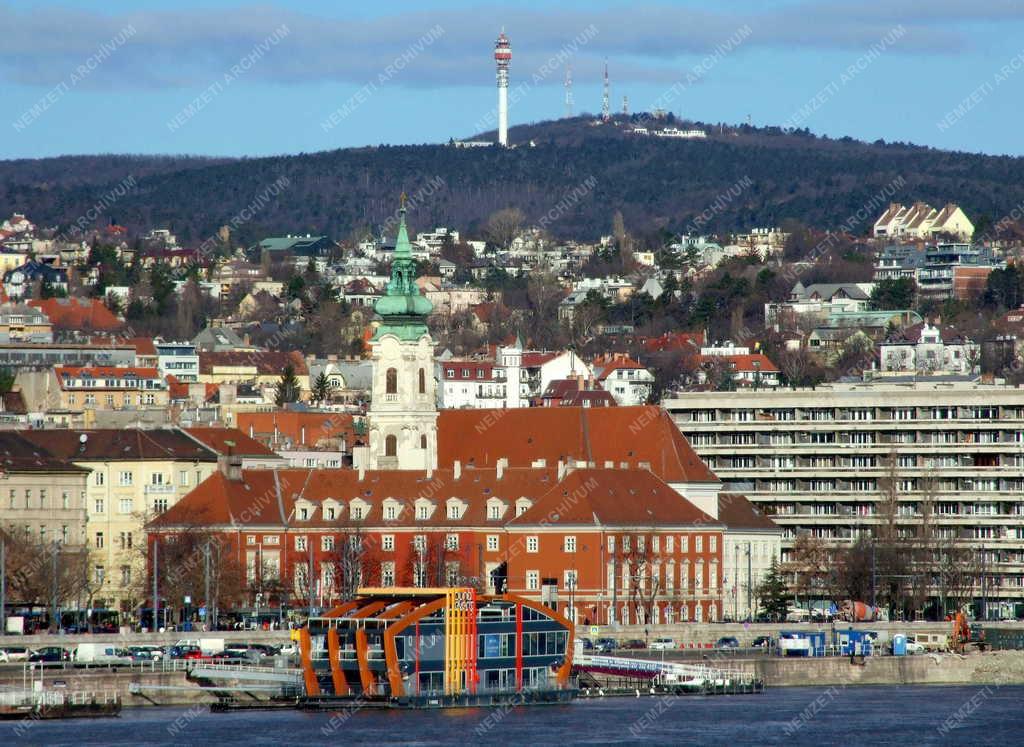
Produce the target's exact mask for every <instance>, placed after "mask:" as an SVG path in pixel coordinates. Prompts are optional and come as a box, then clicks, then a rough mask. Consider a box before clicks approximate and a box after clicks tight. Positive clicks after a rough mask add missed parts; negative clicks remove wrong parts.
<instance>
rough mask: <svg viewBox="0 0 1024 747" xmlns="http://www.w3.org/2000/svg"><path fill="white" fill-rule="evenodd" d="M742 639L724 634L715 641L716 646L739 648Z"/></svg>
mask: <svg viewBox="0 0 1024 747" xmlns="http://www.w3.org/2000/svg"><path fill="white" fill-rule="evenodd" d="M739 647H740V641H739V639H738V638H737V637H736V636H734V635H723V636H722V637H721V638H719V639H718V640H717V641H715V648H739Z"/></svg>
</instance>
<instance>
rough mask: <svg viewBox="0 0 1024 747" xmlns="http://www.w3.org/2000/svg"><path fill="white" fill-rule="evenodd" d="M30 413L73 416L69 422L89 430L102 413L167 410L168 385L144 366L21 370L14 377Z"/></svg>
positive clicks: (42, 415) (62, 367)
mask: <svg viewBox="0 0 1024 747" xmlns="http://www.w3.org/2000/svg"><path fill="white" fill-rule="evenodd" d="M15 381H16V383H17V384H18V385H19V386H20V387H21V390H22V392H23V395H24V397H25V402H26V404H27V406H28V408H29V411H30V413H33V414H36V415H37V416H38V417H41V418H43V419H45V417H46V414H47V413H49V412H58V413H70V414H72V417H71V419H70V421H68V422H70V423H75V424H77V425H79V426H83V427H90V426H92V425H94V424H95V422H96V413H97V412H100V411H115V410H116V411H131V412H132V413H133V416H134V414H135V413H138V412H141V411H144V410H158V411H164V410H166V409H167V405H168V403H169V399H168V386H167V382H166V381H165V380H164V379H163V378H162V377H161V376H160V374H159V372H158V371H157V370H156V369H155V368H144V367H142V366H54V367H53V368H50V369H43V370H40V369H35V370H28V369H21V370H19V371H18V373H17V375H16V377H15Z"/></svg>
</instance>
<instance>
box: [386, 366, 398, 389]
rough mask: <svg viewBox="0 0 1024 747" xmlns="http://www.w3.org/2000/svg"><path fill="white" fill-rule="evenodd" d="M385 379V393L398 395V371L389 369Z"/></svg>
mask: <svg viewBox="0 0 1024 747" xmlns="http://www.w3.org/2000/svg"><path fill="white" fill-rule="evenodd" d="M385 379H386V381H385V390H384V391H385V393H387V394H398V369H397V368H389V369H388V372H387V374H386V375H385Z"/></svg>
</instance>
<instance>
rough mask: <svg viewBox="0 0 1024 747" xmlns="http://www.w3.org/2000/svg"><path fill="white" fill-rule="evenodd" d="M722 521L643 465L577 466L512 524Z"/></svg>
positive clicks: (647, 524)
mask: <svg viewBox="0 0 1024 747" xmlns="http://www.w3.org/2000/svg"><path fill="white" fill-rule="evenodd" d="M720 523H721V522H719V521H717V520H716V519H714V518H712V517H711V516H709V515H708V514H706V513H704V512H703V511H701V510H700V509H699V508H697V507H696V506H695V505H693V504H692V503H690V502H689V501H688V500H686V499H685V498H683V497H682V496H680V495H679V493H677V492H676V491H675V490H673V489H672V488H671V487H669V486H668V485H666V484H665V482H664V481H662V480H660V479H659V478H658V477H657V476H656V475H654V474H652V473H651V472H649V471H647V470H645V469H578V470H573V471H572V472H570V473H569V474H568V475H566V477H565V478H564V479H563V480H562V481H561V482H559V483H558V484H557V485H554V486H553V487H552V488H551V489H550V490H548V491H547V492H546V493H545V494H544V495H543V496H542V497H541V499H540V500H539V501H537V502H535V503H534V504H533V506H532V507H530V508H528V509H527V510H526V511H525V512H524V513H523V514H521V515H520V516H517V517H515V518H514V519H512V520H511V521H510V522H509V525H510V526H520V527H526V526H536V525H541V526H580V525H583V526H631V527H633V526H643V527H646V528H647V529H650V528H652V527H658V528H662V527H666V526H687V525H692V524H701V525H716V524H720Z"/></svg>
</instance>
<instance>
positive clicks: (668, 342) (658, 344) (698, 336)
mask: <svg viewBox="0 0 1024 747" xmlns="http://www.w3.org/2000/svg"><path fill="white" fill-rule="evenodd" d="M642 344H643V347H644V350H646V351H647V352H648V353H660V352H663V351H665V350H680V349H682V348H686V347H687V346H689V347H692V348H700V347H701V346H702V345H703V344H704V334H703V333H702V332H666V333H665V334H663V335H662V336H661V337H648V338H646V339H644V340H643V343H642Z"/></svg>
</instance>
